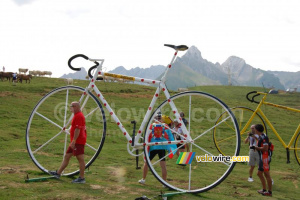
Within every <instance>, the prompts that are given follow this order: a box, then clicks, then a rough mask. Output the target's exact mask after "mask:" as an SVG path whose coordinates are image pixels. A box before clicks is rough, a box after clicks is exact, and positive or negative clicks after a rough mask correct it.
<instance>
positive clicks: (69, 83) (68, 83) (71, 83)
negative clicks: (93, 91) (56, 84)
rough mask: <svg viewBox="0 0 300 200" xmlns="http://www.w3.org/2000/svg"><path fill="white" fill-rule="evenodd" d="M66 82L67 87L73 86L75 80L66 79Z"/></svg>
mask: <svg viewBox="0 0 300 200" xmlns="http://www.w3.org/2000/svg"><path fill="white" fill-rule="evenodd" d="M65 82H66V84H67V85H73V79H72V78H66V79H65Z"/></svg>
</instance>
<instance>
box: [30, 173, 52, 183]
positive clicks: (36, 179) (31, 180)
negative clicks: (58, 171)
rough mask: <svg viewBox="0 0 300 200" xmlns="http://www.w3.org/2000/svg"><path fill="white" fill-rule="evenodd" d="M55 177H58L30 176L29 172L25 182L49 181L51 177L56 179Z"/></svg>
mask: <svg viewBox="0 0 300 200" xmlns="http://www.w3.org/2000/svg"><path fill="white" fill-rule="evenodd" d="M54 178H56V177H55V176H46V177H40V178H29V176H28V174H27V177H26V179H25V183H30V182H41V181H47V180H49V179H54Z"/></svg>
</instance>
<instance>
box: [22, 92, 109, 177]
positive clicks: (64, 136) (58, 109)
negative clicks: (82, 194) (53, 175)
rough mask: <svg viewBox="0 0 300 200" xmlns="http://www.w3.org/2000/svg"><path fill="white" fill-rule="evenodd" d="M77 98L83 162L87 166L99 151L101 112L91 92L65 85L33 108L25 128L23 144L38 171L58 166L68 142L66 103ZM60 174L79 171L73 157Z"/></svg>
mask: <svg viewBox="0 0 300 200" xmlns="http://www.w3.org/2000/svg"><path fill="white" fill-rule="evenodd" d="M74 101H80V105H81V111H82V113H83V114H84V116H85V120H86V131H87V143H86V145H85V152H84V154H85V155H84V156H85V162H86V167H89V166H90V165H91V164H92V163H93V162H94V160H95V159H96V158H97V156H98V154H99V153H100V151H101V149H102V147H103V144H104V141H105V135H106V121H105V114H104V111H103V108H102V106H101V104H100V102H99V101H98V100H97V98H96V97H95V96H94V95H93V94H92V93H91V92H85V90H84V89H83V88H81V87H76V86H66V87H60V88H57V89H55V90H53V91H51V92H49V93H48V94H46V95H45V96H44V97H43V98H42V99H41V100H40V101H39V102H38V104H37V105H36V106H35V108H34V109H33V111H32V113H31V115H30V117H29V120H28V123H27V129H26V145H27V150H28V153H29V155H30V158H31V159H32V161H33V162H34V164H35V165H36V166H37V167H38V168H39V169H41V170H42V171H44V172H46V173H48V171H49V170H55V169H58V168H59V167H60V164H61V162H62V160H63V157H64V155H65V152H66V150H67V148H68V146H69V143H70V136H69V134H70V125H71V120H72V117H73V115H72V113H71V112H70V110H69V105H70V104H71V103H72V102H74ZM73 161H74V162H72V161H70V163H69V165H68V167H67V168H66V169H65V171H64V172H63V175H65V176H68V175H74V174H77V173H78V172H79V167H78V162H77V160H75V159H73Z"/></svg>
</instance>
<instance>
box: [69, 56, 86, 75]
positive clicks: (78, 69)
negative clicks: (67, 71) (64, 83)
mask: <svg viewBox="0 0 300 200" xmlns="http://www.w3.org/2000/svg"><path fill="white" fill-rule="evenodd" d="M78 57H82V58H84V59H86V60H88V59H89V58H88V57H87V56H86V55H83V54H77V55H74V56H72V57H71V58H70V59H69V61H68V65H69V67H70V68H71V69H72V70H74V71H80V70H81V69H80V68H75V67H73V66H72V65H71V62H72V60H74V59H75V58H78Z"/></svg>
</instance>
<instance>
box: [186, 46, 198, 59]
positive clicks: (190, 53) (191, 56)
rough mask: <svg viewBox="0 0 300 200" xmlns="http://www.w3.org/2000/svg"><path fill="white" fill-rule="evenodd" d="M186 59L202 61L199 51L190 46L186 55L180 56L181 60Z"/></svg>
mask: <svg viewBox="0 0 300 200" xmlns="http://www.w3.org/2000/svg"><path fill="white" fill-rule="evenodd" d="M186 57H188V58H189V59H195V60H203V58H202V55H201V52H200V51H199V49H197V47H195V46H191V47H190V48H189V49H188V50H187V52H186V54H184V55H183V56H182V59H184V58H186Z"/></svg>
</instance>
